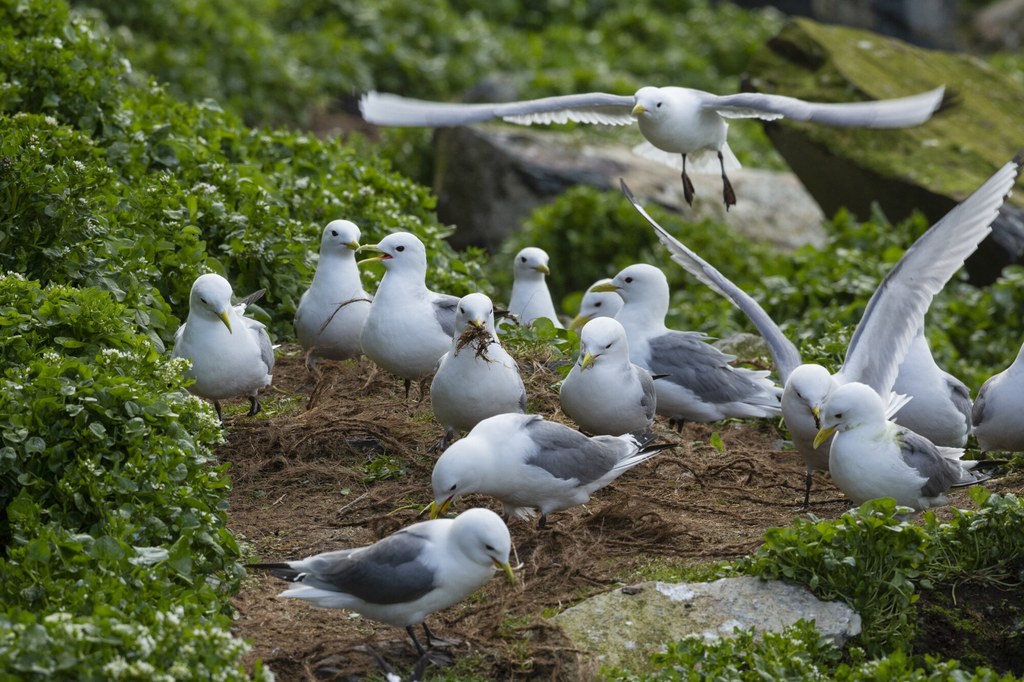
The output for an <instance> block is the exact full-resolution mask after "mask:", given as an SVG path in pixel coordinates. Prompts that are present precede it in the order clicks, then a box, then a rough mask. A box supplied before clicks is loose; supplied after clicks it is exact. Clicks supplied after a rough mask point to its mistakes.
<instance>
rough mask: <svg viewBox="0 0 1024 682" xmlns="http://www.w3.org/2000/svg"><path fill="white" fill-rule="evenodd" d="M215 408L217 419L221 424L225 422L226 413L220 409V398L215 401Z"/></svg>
mask: <svg viewBox="0 0 1024 682" xmlns="http://www.w3.org/2000/svg"><path fill="white" fill-rule="evenodd" d="M213 409H215V410H217V420H218V421H219V422H220V423H221V424H223V423H224V414H223V413H222V412H221V411H220V401H219V400H214V401H213Z"/></svg>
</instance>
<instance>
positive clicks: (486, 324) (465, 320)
mask: <svg viewBox="0 0 1024 682" xmlns="http://www.w3.org/2000/svg"><path fill="white" fill-rule="evenodd" d="M470 327H473V328H476V329H486V330H487V331H489V332H491V335H492V336H494V305H493V304H492V303H491V299H490V298H488V297H487V296H486V295H485V294H480V293H474V294H467V295H466V296H463V297H462V298H461V299H460V300H459V307H458V309H456V311H455V329H456V332H457V333H458V332H461V331H462V330H465V329H468V328H470Z"/></svg>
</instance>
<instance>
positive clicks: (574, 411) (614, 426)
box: [558, 317, 657, 436]
mask: <svg viewBox="0 0 1024 682" xmlns="http://www.w3.org/2000/svg"><path fill="white" fill-rule="evenodd" d="M558 399H559V401H560V403H561V405H562V411H563V412H565V413H566V414H567V415H568V416H569V417H570V418H571V419H572V420H573V421H574V422H576V423H577V424H579V426H580V428H581V429H583V430H584V431H586V432H587V433H591V434H594V435H608V436H621V435H622V434H625V433H632V432H634V431H646V430H647V429H649V428H650V427H651V425H652V424H653V423H654V413H655V406H656V404H657V396H656V393H655V389H654V380H653V379H652V378H651V373H650V372H648V371H647V370H646V369H644V368H643V367H639V366H637V365H634V364H633V363H632V362H630V361H629V341H628V340H627V339H626V330H625V329H623V328H622V325H621V324H620V323H619V322H618V321H617V320H614V319H612V318H610V317H599V318H596V319H593V320H591V321H590V322H587V324H585V325H584V326H583V330H582V331H581V332H580V356H579V359H578V360H577V361H576V364H575V365H573V368H572V370H571V371H570V372H569V376H567V377H566V378H565V381H563V382H562V388H561V389H559V392H558Z"/></svg>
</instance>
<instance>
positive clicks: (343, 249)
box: [320, 220, 360, 254]
mask: <svg viewBox="0 0 1024 682" xmlns="http://www.w3.org/2000/svg"><path fill="white" fill-rule="evenodd" d="M359 236H360V233H359V228H358V227H357V226H356V224H355V223H353V222H351V221H349V220H332V221H331V222H329V223H327V226H326V227H325V228H324V233H323V236H322V237H321V238H320V253H321V254H327V253H354V252H355V251H357V250H358V249H359Z"/></svg>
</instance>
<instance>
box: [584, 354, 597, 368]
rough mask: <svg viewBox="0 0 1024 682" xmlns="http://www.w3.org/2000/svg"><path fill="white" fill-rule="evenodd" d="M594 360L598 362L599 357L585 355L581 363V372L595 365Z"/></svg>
mask: <svg viewBox="0 0 1024 682" xmlns="http://www.w3.org/2000/svg"><path fill="white" fill-rule="evenodd" d="M594 360H597V356H596V355H591V354H590V353H584V354H583V360H581V361H580V371H583V370H585V369H586V368H588V367H590V366H591V365H592V364H594Z"/></svg>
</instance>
